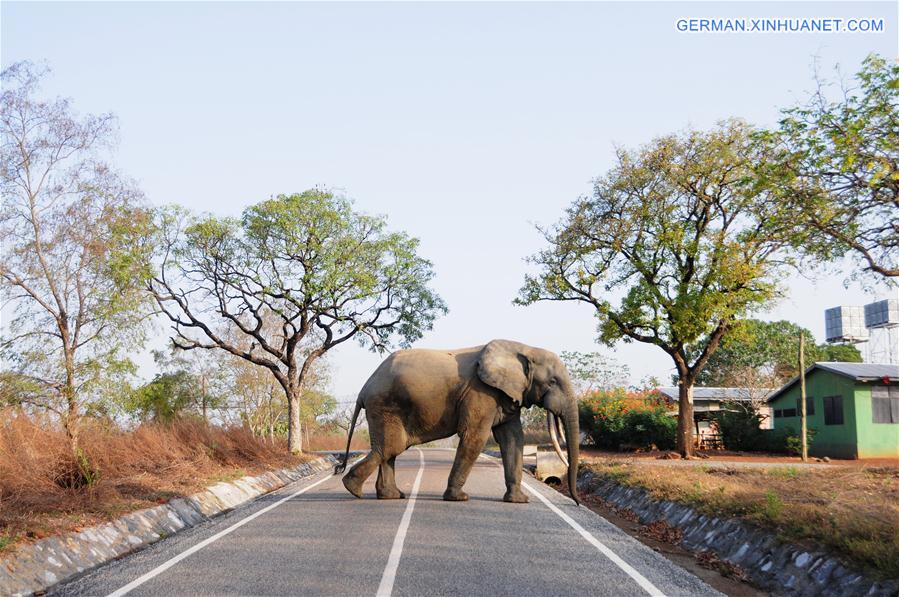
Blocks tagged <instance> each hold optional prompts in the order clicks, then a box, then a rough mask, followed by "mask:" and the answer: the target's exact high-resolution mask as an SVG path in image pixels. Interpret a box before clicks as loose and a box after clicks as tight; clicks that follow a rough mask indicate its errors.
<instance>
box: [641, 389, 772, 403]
mask: <svg viewBox="0 0 899 597" xmlns="http://www.w3.org/2000/svg"><path fill="white" fill-rule="evenodd" d="M776 389H777V388H710V387H700V386H694V387H693V400H694V402H695V401H696V400H737V401H739V400H765V399H767V397H768V395H769V394H771V393H772V392H774V391H775V390H776ZM659 391H660V392H661V393H663V394H665V396H667V397H668V398H670V399H671V400H674V401H675V402H677V399H678V392H677V388H676V387H671V386H666V387H662V388H659Z"/></svg>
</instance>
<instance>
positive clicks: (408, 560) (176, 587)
mask: <svg viewBox="0 0 899 597" xmlns="http://www.w3.org/2000/svg"><path fill="white" fill-rule="evenodd" d="M453 455H454V452H453V451H452V450H448V449H422V450H419V449H415V448H413V449H410V450H409V451H407V452H406V453H405V454H403V455H402V456H401V457H400V458H398V459H397V466H396V469H397V484H398V485H399V487H400V489H402V490H403V491H405V492H406V494H407V495H410V496H411V495H415V493H416V492H415V490H416V489H417V495H416V497H415V499H406V500H385V501H379V500H376V499H375V498H374V486H373V485H374V483H373V479H372V480H370V481H369V483H368V485H367V486H366V499H362V500H359V499H356V498H354V497H352V496H351V495H350V494H349V493H347V492H346V490H345V489H344V488H343V485H342V484H341V483H340V480H339V478H338V477H333V476H330V475H329V474H327V473H322V474H320V475H317V476H315V477H312V478H310V479H307V480H303V481H301V482H299V483H296V484H293V485H291V486H289V487H286V488H284V489H282V490H279V491H277V492H274V493H272V494H269V495H267V496H265V497H263V498H260V499H258V500H256V501H255V502H252V503H251V504H248V505H246V506H243V507H240V508H238V509H236V510H234V511H233V512H231V513H229V514H227V515H224V516H221V517H219V518H216V519H214V520H211V521H209V522H207V523H205V524H202V525H200V526H198V527H195V528H193V529H190V530H188V531H185V532H183V533H178V534H176V535H174V536H172V537H169V538H167V539H165V540H163V541H160V542H158V543H156V544H155V545H154V546H152V547H150V548H148V549H146V550H144V551H141V552H139V553H137V554H134V555H132V556H129V557H126V558H123V559H121V560H119V561H117V562H113V563H110V564H109V565H106V566H104V567H102V568H100V569H99V570H96V571H94V572H91V573H89V574H88V575H86V576H84V577H82V578H80V579H78V580H76V581H73V582H71V583H68V584H66V585H61V586H59V587H57V588H56V590H55V591H54V594H60V595H63V594H64V595H112V594H117V595H121V594H126V593H127V594H129V595H390V594H392V595H428V596H432V595H491V596H492V595H516V596H524V595H615V596H626V595H646V594H652V595H661V594H664V595H672V596H673V595H691V596H693V595H718V594H719V593H717V592H716V591H715V590H714V589H712V588H711V587H709V586H708V585H706V584H705V583H703V582H702V581H701V580H699V579H698V578H697V577H695V576H693V575H692V574H690V573H689V572H687V571H685V570H684V569H682V568H680V567H678V566H676V565H675V564H673V563H672V562H670V561H668V560H666V559H665V558H663V557H662V556H660V555H659V554H657V553H655V552H654V551H652V550H651V549H649V548H648V547H646V546H644V545H643V544H641V543H639V542H638V541H636V540H635V539H633V538H632V537H629V536H628V535H626V534H625V533H623V532H621V531H620V530H619V529H618V528H617V527H615V526H613V525H612V524H611V523H609V522H607V521H606V520H605V519H603V518H602V517H600V516H598V515H597V514H594V513H593V512H591V511H590V510H588V509H587V508H584V507H580V508H579V507H577V506H575V505H574V503H573V502H572V501H571V500H570V499H568V498H567V497H565V496H563V495H561V494H559V493H556V492H555V491H553V490H552V489H550V488H548V487H546V486H544V485H542V484H540V483H538V482H537V481H536V480H535V479H533V478H529V477H527V476H525V484H526V486H527V487H526V490H525V491H526V493H528V494H529V496H530V498H531V501H530V503H529V504H507V503H504V502H503V501H502V495H503V491H504V485H503V476H502V471H501V469H500V468H499V467H498V466H497V464H496V461H494V460H492V459H489V458H487V457H483V458H482V459H481V460H480V461H479V462H478V464H477V465H476V466H475V468H474V470H473V471H472V473H471V476H470V477H469V479H468V482H467V483H466V485H465V490H466V492H468V494H469V495H470V496H471V499H470V501H468V502H444V501H443V500H442V499H441V496H442V494H443V490H444V489H445V487H446V479H447V476H448V474H449V469H450V466H451V465H452V459H453ZM540 498H542V499H540ZM235 525H239V526H235Z"/></svg>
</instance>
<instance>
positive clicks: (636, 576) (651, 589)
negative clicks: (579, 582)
mask: <svg viewBox="0 0 899 597" xmlns="http://www.w3.org/2000/svg"><path fill="white" fill-rule="evenodd" d="M480 456H482V457H483V458H484V459H485V460H487V461H488V462H492V463H493V464H494V465H496V466H498V467H500V468H502V465H500V464H499V463H498V462H497V461H496V459H495V458H494V457H493V456H490V455H488V454H480ZM521 486H522V487H524V488H525V489H527V490H528V492H529V493H531V494H533V495H534V497H536V498H537V499H538V500H540V501H541V502H543V505H544V506H546V507H547V508H549V509H550V510H551V511H552V512H553V513H554V514H555V515H556V516H558V517H559V518H561V519H562V520H564V521H565V522H566V523H567V524H568V526H570V527H571V528H573V529H574V530H575V531H577V532H578V534H579V535H580V536H581V537H583V538H584V539H586V540H587V542H588V543H590V545H592V546H593V547H595V548H596V549H597V550H599V552H600V553H601V554H602V555H604V556H606V557H607V558H608V559H609V560H611V562H612V563H613V564H615V565H616V566H618V567H619V568H621V570H623V571H624V573H625V574H627V575H628V576H630V577H631V578H632V579H633V580H634V581H635V582H636V583H637V584H638V585H640V588H642V589H643V590H644V591H646V592H647V593H649V594H650V595H652V596H653V597H666V595H665V593H663V592H662V590H661V589H659V588H658V587H657V586H655V585H654V584H652V583H651V582H650V581H649V579H647V578H646V577H645V576H643V575H642V574H640V573H639V572H637V570H636V569H635V568H634V567H633V566H631V565H630V564H628V563H627V562H625V561H624V560H623V559H621V557H620V556H619V555H618V554H617V553H615V552H614V551H612V550H611V549H610V548H609V547H608V546H607V545H606V544H605V543H603V542H602V541H600V540H599V539H597V538H596V537H594V536H593V535H592V534H591V533H590V531H588V530H587V529H585V528H584V527H582V526H581V525H580V524H578V523H577V521H576V520H574V519H573V518H571V517H570V516H568V515H567V514H565V513H564V512H562V511H561V510H559V508H558V506H556V505H555V504H553V503H552V502H551V501H550V500H549V498H547V497H546V496H544V495H543V494H542V493H540V492H539V491H537V490H536V489H534V488H533V487H531V486H530V484H529V483H526V482H525V481H524V480H522V481H521Z"/></svg>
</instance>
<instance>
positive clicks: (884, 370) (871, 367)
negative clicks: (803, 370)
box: [815, 362, 899, 380]
mask: <svg viewBox="0 0 899 597" xmlns="http://www.w3.org/2000/svg"><path fill="white" fill-rule="evenodd" d="M815 365H817V366H818V367H820V368H821V369H826V370H828V371H833V372H834V373H839V374H840V375H845V376H846V377H852V378H854V379H857V380H870V379H880V378H881V377H890V378H895V379H897V380H899V365H880V364H877V363H826V362H825V363H815Z"/></svg>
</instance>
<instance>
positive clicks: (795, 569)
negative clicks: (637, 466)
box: [578, 472, 899, 597]
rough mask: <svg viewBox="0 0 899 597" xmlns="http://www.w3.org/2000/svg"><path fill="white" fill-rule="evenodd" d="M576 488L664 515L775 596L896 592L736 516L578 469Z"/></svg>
mask: <svg viewBox="0 0 899 597" xmlns="http://www.w3.org/2000/svg"><path fill="white" fill-rule="evenodd" d="M578 487H579V489H580V490H581V491H582V492H583V493H592V494H593V495H596V496H599V497H601V498H602V499H603V500H605V501H607V502H609V503H610V504H612V505H613V506H615V507H617V508H622V509H627V510H630V511H632V512H633V513H634V514H636V515H637V517H638V518H639V519H640V522H641V523H643V524H648V523H652V522H656V521H659V520H664V521H666V522H667V523H668V524H670V525H671V526H673V527H676V528H679V529H681V531H682V532H683V539H682V541H681V545H682V546H683V547H685V548H686V549H688V550H690V551H693V552H699V551H711V552H714V553H715V554H716V555H717V556H718V557H719V558H721V559H722V560H726V561H728V562H731V563H733V564H736V565H737V566H740V567H741V568H742V569H744V570H745V571H746V573H747V574H748V575H749V578H750V579H752V581H753V583H755V584H756V585H758V586H759V587H760V588H762V589H764V590H766V591H769V592H770V593H772V594H774V595H834V596H837V595H839V596H847V597H849V596H859V597H861V596H867V595H871V596H878V597H895V596H897V595H899V582H897V581H894V580H883V581H879V582H878V581H874V580H872V579H870V578H867V577H866V576H865V575H863V574H861V573H860V572H858V571H856V570H853V569H851V568H850V567H849V566H847V565H845V564H843V563H842V562H841V561H840V560H839V559H838V558H836V557H834V556H832V555H831V554H828V553H826V552H825V551H824V550H815V549H808V548H805V547H801V546H799V545H794V544H790V543H785V542H782V541H780V540H779V539H778V538H777V537H776V536H775V535H774V534H773V533H770V532H768V531H765V530H763V529H759V528H756V527H755V526H753V525H750V524H747V523H743V522H741V521H739V520H735V519H724V518H711V517H708V516H705V515H702V514H700V513H698V512H696V511H695V510H693V509H692V508H690V507H688V506H685V505H683V504H678V503H676V502H671V501H666V500H655V499H653V498H652V497H651V496H650V495H649V492H647V491H645V490H644V489H641V488H638V487H627V486H624V485H619V484H617V483H614V482H612V481H610V480H608V479H605V478H601V477H598V476H594V474H593V473H591V472H584V473H581V474H580V476H579V479H578Z"/></svg>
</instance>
